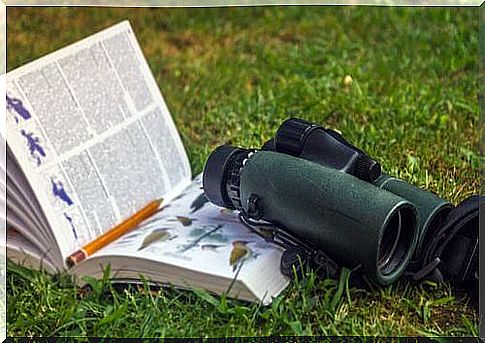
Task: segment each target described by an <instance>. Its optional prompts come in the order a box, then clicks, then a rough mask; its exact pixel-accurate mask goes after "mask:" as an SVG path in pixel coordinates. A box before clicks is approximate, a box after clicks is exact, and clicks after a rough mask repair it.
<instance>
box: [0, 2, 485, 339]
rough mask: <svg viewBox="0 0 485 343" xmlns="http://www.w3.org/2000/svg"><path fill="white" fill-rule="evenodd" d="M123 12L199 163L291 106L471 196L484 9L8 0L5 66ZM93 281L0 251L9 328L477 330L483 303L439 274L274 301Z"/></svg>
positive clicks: (329, 283) (422, 182) (265, 129)
mask: <svg viewBox="0 0 485 343" xmlns="http://www.w3.org/2000/svg"><path fill="white" fill-rule="evenodd" d="M123 19H129V20H130V22H131V23H132V25H133V28H134V31H135V33H136V35H137V37H138V39H139V42H140V45H141V47H142V49H143V51H144V53H145V56H146V58H147V60H148V62H149V65H150V67H151V70H152V72H153V74H154V75H155V78H156V80H157V82H158V84H159V86H160V89H161V91H162V94H163V95H164V97H165V100H166V101H167V104H168V106H169V108H170V110H171V113H172V116H173V118H174V120H175V122H176V124H177V127H178V128H179V132H180V134H181V136H182V139H183V142H184V144H185V146H186V149H187V152H188V154H189V158H190V161H191V165H192V168H193V172H194V175H195V174H197V173H199V172H201V171H202V168H203V165H204V162H205V159H206V158H207V156H208V154H209V153H210V151H211V150H212V149H214V148H215V147H216V146H218V145H220V144H223V143H231V144H235V145H241V146H254V147H258V146H261V144H262V143H263V142H264V141H265V140H267V139H268V138H269V137H270V136H272V135H273V134H274V132H275V130H276V128H277V127H278V126H279V124H280V123H281V121H282V120H283V119H285V118H287V117H289V116H299V117H303V118H306V119H308V120H311V121H316V122H319V123H322V124H325V125H327V126H329V127H333V128H337V129H338V130H340V131H341V132H342V133H343V134H344V136H345V137H346V138H348V139H349V140H350V141H351V142H354V143H355V144H356V145H357V146H359V147H361V148H362V149H364V150H365V151H367V152H368V153H369V154H370V155H372V156H374V157H376V159H377V160H378V161H379V162H380V163H381V164H382V166H383V168H384V169H385V170H386V171H387V172H389V173H390V174H393V175H395V176H398V177H401V178H403V179H405V180H406V181H408V182H410V183H412V184H415V185H417V186H420V187H424V188H427V189H429V190H430V191H433V192H435V193H437V194H439V195H440V196H442V197H444V198H446V199H448V200H450V201H452V202H454V203H456V202H458V201H461V200H463V199H464V198H466V197H467V196H469V195H471V194H476V193H478V190H479V160H480V157H479V149H478V140H479V132H478V130H477V127H478V124H479V116H478V101H477V95H478V29H479V18H478V9H477V8H386V7H303V6H302V7H281V8H277V7H259V8H256V7H248V8H226V9H225V8H219V9H134V8H133V9H112V8H8V11H7V32H8V36H7V47H8V52H7V61H8V62H7V63H8V64H7V68H8V70H12V69H13V68H15V67H17V66H20V65H22V64H24V63H26V62H28V61H31V60H33V59H35V58H38V57H40V56H42V55H44V54H46V53H48V52H51V51H53V50H55V49H57V48H60V47H62V46H65V45H67V44H68V43H71V42H74V41H76V40H78V39H81V38H83V37H85V36H88V35H89V34H92V33H94V32H96V31H98V30H100V29H102V28H105V27H107V26H109V25H111V24H114V23H116V22H118V21H121V20H123ZM347 75H349V76H350V77H351V79H352V81H351V82H343V80H344V79H345V78H346V76H347ZM348 79H349V78H348V77H347V80H348ZM91 284H92V288H93V290H92V291H90V292H81V291H79V290H77V289H76V288H75V287H74V286H73V285H72V283H71V281H70V280H68V279H67V277H65V276H58V277H54V278H51V277H48V276H45V275H43V274H40V273H38V272H33V271H28V270H25V269H23V268H21V267H18V266H15V265H13V264H9V265H8V275H7V294H8V297H7V307H8V311H7V323H8V327H7V330H8V335H10V336H32V335H35V336H38V335H42V336H49V335H57V336H64V335H65V336H85V335H88V336H103V337H104V336H106V337H110V336H111V337H121V336H131V337H140V336H143V337H152V336H165V337H167V336H177V337H181V336H183V337H189V336H190V337H193V336H202V337H221V336H259V335H300V334H302V335H381V336H407V335H412V336H415V335H431V336H437V335H447V336H454V335H460V336H461V335H466V336H470V335H472V336H476V335H477V334H478V333H477V330H478V311H477V309H476V307H478V305H477V304H476V303H475V302H474V301H473V300H472V299H470V298H469V297H468V296H466V295H463V294H461V293H460V292H457V290H455V289H454V288H453V287H452V286H451V285H448V284H445V285H434V284H430V283H424V284H421V285H415V284H410V283H407V282H406V281H401V282H399V283H397V284H394V285H392V286H389V287H386V288H383V289H375V290H370V291H363V290H358V289H355V288H349V287H347V286H346V278H345V276H342V278H341V280H336V281H335V280H320V279H318V278H316V277H315V276H314V275H313V273H312V272H311V271H310V272H308V274H307V277H306V278H305V279H303V280H299V281H297V282H294V283H292V284H291V286H290V287H289V288H288V289H287V290H286V291H285V292H284V293H283V294H282V295H281V296H279V297H278V298H277V299H276V300H275V301H274V302H273V304H272V305H271V306H269V307H267V308H266V307H261V306H259V305H258V304H246V303H242V302H239V301H235V300H230V299H227V298H225V297H224V296H222V297H213V296H211V295H209V294H207V293H205V292H202V291H197V290H196V291H180V290H175V289H169V288H167V289H161V290H153V289H152V290H150V289H149V287H148V286H145V287H140V288H135V287H131V288H126V287H125V288H124V289H115V288H114V286H113V285H111V284H109V282H107V281H106V280H101V281H91Z"/></svg>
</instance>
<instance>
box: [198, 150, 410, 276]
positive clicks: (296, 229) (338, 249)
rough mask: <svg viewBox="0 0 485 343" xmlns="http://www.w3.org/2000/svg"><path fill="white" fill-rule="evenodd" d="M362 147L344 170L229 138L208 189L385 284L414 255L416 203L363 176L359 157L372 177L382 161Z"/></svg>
mask: <svg viewBox="0 0 485 343" xmlns="http://www.w3.org/2000/svg"><path fill="white" fill-rule="evenodd" d="M360 153H361V152H359V151H357V154H356V155H353V157H352V156H351V155H352V154H350V153H349V155H348V156H350V157H352V161H351V162H350V163H346V164H345V165H344V164H343V163H342V164H341V165H342V166H343V168H347V169H346V171H347V172H342V171H341V170H338V168H336V166H337V167H338V166H339V165H338V163H334V165H332V166H327V165H325V164H319V163H315V162H312V161H309V160H305V159H302V158H298V157H295V156H291V155H289V154H282V153H278V152H274V151H264V150H250V149H240V148H235V147H231V146H227V145H223V146H220V147H219V148H217V149H216V150H214V151H213V152H212V154H211V155H210V156H209V158H208V160H207V162H206V165H205V168H204V173H203V187H204V192H205V195H206V197H207V198H208V199H209V200H210V201H211V202H212V203H214V204H216V205H218V206H222V207H226V208H230V209H235V210H239V211H241V213H243V214H244V215H245V216H246V217H248V218H252V219H254V220H264V221H266V222H270V223H273V224H274V225H276V226H278V227H279V228H281V229H282V230H283V231H285V232H287V233H288V234H290V235H291V236H294V237H295V238H297V239H299V240H301V241H304V242H310V243H311V244H312V245H313V246H316V247H317V248H318V249H321V250H322V251H324V252H326V253H328V255H329V256H331V258H332V259H333V260H334V261H335V262H336V263H338V264H339V265H341V266H346V267H349V268H354V267H357V266H361V268H362V272H363V273H364V274H365V275H367V276H368V277H369V278H371V279H373V280H374V281H376V282H377V283H379V284H382V285H386V284H389V283H392V282H394V281H395V280H396V279H397V278H398V277H399V276H400V275H401V273H402V272H403V271H404V270H405V269H406V267H407V265H408V263H409V262H410V259H411V256H412V254H413V252H414V249H415V246H416V244H417V239H418V230H417V210H416V208H415V206H414V205H413V204H412V203H411V202H410V201H409V200H407V199H405V198H403V197H401V196H399V195H397V194H393V193H391V192H389V191H387V190H384V189H381V188H379V187H375V186H374V185H373V184H372V183H370V182H367V181H364V177H362V175H363V174H365V173H362V170H365V168H360V169H358V168H355V165H356V164H359V163H360V165H361V166H366V167H367V170H368V171H370V174H371V175H370V178H371V179H372V178H377V177H379V175H380V167H379V166H378V164H377V166H376V164H375V163H373V161H372V160H371V159H367V160H365V161H364V158H362V157H359V154H360ZM359 160H360V161H361V162H358V161H359ZM376 168H377V169H378V170H377V169H376ZM354 172H355V173H357V174H358V175H360V176H361V177H356V175H355V173H354ZM353 173H354V174H353ZM359 173H360V174H359Z"/></svg>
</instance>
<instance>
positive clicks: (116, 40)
mask: <svg viewBox="0 0 485 343" xmlns="http://www.w3.org/2000/svg"><path fill="white" fill-rule="evenodd" d="M6 78H7V105H6V106H7V144H8V145H9V146H10V148H11V149H12V151H13V153H14V155H15V157H16V158H17V160H18V162H19V165H20V166H21V168H22V170H23V171H24V173H25V175H26V177H27V179H28V180H29V182H30V184H31V186H32V189H33V191H34V193H35V195H36V197H37V199H38V201H39V203H40V205H41V206H42V209H43V210H44V212H45V214H46V218H47V219H48V221H49V225H50V227H51V228H52V230H53V233H54V235H55V237H56V240H57V242H58V244H59V247H60V250H61V252H62V254H63V257H66V256H68V255H69V254H70V253H72V252H73V251H75V250H76V249H78V248H79V247H81V246H82V245H84V244H86V243H87V242H89V241H91V240H93V239H94V238H95V237H97V236H99V235H100V234H101V233H103V232H105V231H106V230H108V229H110V228H111V227H113V226H114V225H116V224H118V223H119V222H121V221H122V220H123V219H124V218H127V217H129V216H130V215H132V214H133V213H134V212H136V211H137V210H139V209H140V208H141V207H143V206H144V205H145V204H146V203H148V202H149V201H151V200H153V199H155V198H159V197H163V196H164V195H166V194H167V193H169V192H171V191H173V190H174V189H177V188H180V187H182V185H184V186H185V184H187V183H189V182H190V177H191V172H190V165H189V162H188V159H187V155H186V152H185V150H184V147H183V145H182V142H181V140H180V137H179V135H178V133H177V130H176V127H175V125H174V123H173V121H172V119H171V117H170V113H169V111H168V109H167V106H166V105H165V102H164V100H163V98H162V95H161V93H160V91H159V89H158V87H157V84H156V82H155V80H154V78H153V76H152V74H151V72H150V70H149V68H148V64H147V62H146V60H145V59H144V57H143V54H142V52H141V49H140V47H139V45H138V43H137V41H136V38H135V36H134V33H133V31H132V29H131V27H130V25H129V23H128V22H127V21H125V22H122V23H120V24H117V25H115V26H113V27H111V28H109V29H106V30H104V31H102V32H99V33H97V34H95V35H93V36H91V37H89V38H86V39H84V40H82V41H80V42H78V43H75V44H73V45H70V46H68V47H66V48H63V49H61V50H59V51H57V52H54V53H52V54H49V55H47V56H45V57H43V58H41V59H39V60H36V61H34V62H32V63H30V64H27V65H25V66H23V67H21V68H19V69H16V70H14V71H12V72H9V73H8V74H7V77H6Z"/></svg>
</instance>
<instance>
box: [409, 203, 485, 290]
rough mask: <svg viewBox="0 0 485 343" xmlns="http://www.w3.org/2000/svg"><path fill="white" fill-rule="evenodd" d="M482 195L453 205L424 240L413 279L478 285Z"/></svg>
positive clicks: (473, 286)
mask: <svg viewBox="0 0 485 343" xmlns="http://www.w3.org/2000/svg"><path fill="white" fill-rule="evenodd" d="M480 203H482V205H483V197H481V196H478V195H474V196H471V197H469V198H467V199H466V200H464V201H463V202H461V203H460V204H458V206H456V207H455V208H453V209H452V210H451V212H450V213H449V215H448V216H447V217H446V219H445V221H444V223H443V225H442V226H441V227H440V228H438V230H437V231H436V232H431V233H430V234H429V235H428V237H429V238H427V241H425V242H424V244H423V247H424V249H425V252H424V256H423V261H422V267H421V269H420V270H419V271H417V272H416V273H415V274H414V276H413V279H414V280H416V281H418V280H422V279H431V280H434V281H437V282H442V281H444V280H455V281H458V282H459V283H462V284H468V286H471V287H472V288H475V287H478V280H479V275H478V253H479V250H478V237H479V223H478V219H479V209H480Z"/></svg>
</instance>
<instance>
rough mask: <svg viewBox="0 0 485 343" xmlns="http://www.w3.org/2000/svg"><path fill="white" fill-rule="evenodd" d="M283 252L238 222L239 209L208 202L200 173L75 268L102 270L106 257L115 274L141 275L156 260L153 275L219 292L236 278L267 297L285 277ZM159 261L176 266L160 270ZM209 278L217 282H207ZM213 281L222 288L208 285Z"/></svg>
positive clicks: (256, 294) (78, 270)
mask: <svg viewBox="0 0 485 343" xmlns="http://www.w3.org/2000/svg"><path fill="white" fill-rule="evenodd" d="M281 254H282V249H281V248H280V247H278V246H277V245H275V244H272V243H268V242H266V241H265V240H264V239H263V238H262V237H260V236H258V235H256V234H255V233H253V232H252V231H251V230H249V229H248V228H246V227H245V226H244V225H242V224H241V223H240V221H239V218H238V216H237V213H235V212H234V211H232V210H228V209H225V208H221V207H217V206H215V205H213V204H212V203H210V202H209V201H208V200H207V198H206V197H205V195H204V193H203V190H202V185H201V176H200V175H199V176H198V177H196V178H195V179H194V181H193V182H192V183H191V184H190V185H189V186H188V187H187V188H186V189H184V190H183V191H182V192H181V193H180V194H179V195H178V196H176V197H175V198H174V199H173V200H171V201H170V202H169V203H167V204H165V205H163V206H162V209H161V210H160V211H159V212H158V213H157V214H155V215H154V216H152V217H151V218H149V219H148V220H146V221H145V222H144V223H142V224H141V225H140V227H138V228H137V229H135V230H133V231H131V232H130V233H128V234H126V235H124V236H123V237H121V238H120V239H118V240H117V241H115V242H113V243H111V244H109V245H108V246H106V247H105V248H103V249H101V250H100V251H98V252H97V253H95V254H94V255H92V256H91V257H90V258H88V259H87V260H86V261H84V262H82V263H81V264H80V265H79V266H77V267H75V268H74V272H75V273H76V274H78V275H79V274H84V272H83V270H89V274H90V275H92V274H93V273H98V274H100V275H101V273H102V270H103V268H104V267H106V265H107V262H108V261H109V262H110V263H111V266H110V267H111V270H112V273H113V275H114V277H115V278H116V277H117V276H116V275H117V274H118V277H119V276H120V275H125V277H126V276H127V271H132V272H133V273H131V274H132V275H131V276H129V277H130V278H141V275H144V274H145V272H149V273H150V269H151V268H154V269H157V264H158V266H159V267H158V268H159V269H158V272H156V274H160V275H152V279H157V278H158V279H160V278H162V279H163V280H161V281H164V282H169V283H171V284H174V285H178V286H182V287H184V285H187V286H190V288H193V287H201V288H205V289H207V290H209V291H214V292H217V293H219V292H220V291H224V290H225V289H227V287H229V286H230V285H231V283H233V281H234V280H237V281H238V282H240V284H238V286H239V287H240V288H241V287H243V288H244V287H247V288H248V290H249V291H250V293H252V295H253V296H254V298H255V299H259V300H261V299H264V301H265V302H269V301H271V299H270V297H271V296H274V295H276V294H278V293H279V292H280V291H281V290H283V289H284V287H285V286H286V285H287V282H288V280H287V279H286V278H285V277H284V276H283V275H282V274H281V272H280V268H279V261H280V258H281ZM130 258H132V260H131V261H130ZM135 260H136V261H137V262H136V267H135V265H133V263H135V262H134V261H135ZM141 261H142V262H141ZM148 261H150V262H152V263H151V266H150V265H148V264H147V262H148ZM160 264H164V265H167V266H171V267H172V268H175V269H176V270H175V269H170V271H168V273H167V271H166V270H164V271H163V272H162V270H163V268H162V267H160ZM93 267H94V268H95V269H96V268H97V271H93V270H92V269H93ZM120 273H121V274H120ZM128 274H130V273H128ZM167 274H173V275H167ZM211 279H212V281H215V280H217V282H216V283H220V284H219V285H210V283H211ZM155 281H157V280H155ZM214 286H218V287H219V288H220V289H219V290H216V289H211V287H214ZM224 287H226V288H224ZM238 297H239V298H244V296H242V297H241V296H240V295H239V296H238ZM248 300H254V299H248Z"/></svg>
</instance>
